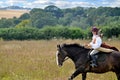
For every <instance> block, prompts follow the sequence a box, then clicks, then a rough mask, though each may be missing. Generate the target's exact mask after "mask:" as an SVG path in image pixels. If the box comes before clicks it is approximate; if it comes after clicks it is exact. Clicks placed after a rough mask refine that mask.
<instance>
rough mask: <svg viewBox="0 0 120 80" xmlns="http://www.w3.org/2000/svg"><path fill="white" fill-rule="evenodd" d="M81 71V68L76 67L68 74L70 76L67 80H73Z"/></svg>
mask: <svg viewBox="0 0 120 80" xmlns="http://www.w3.org/2000/svg"><path fill="white" fill-rule="evenodd" d="M82 72H83V68H78V69H76V71H75V72H74V73H73V74H72V75H71V76H70V78H69V79H68V80H73V79H74V78H75V77H76V76H77V75H79V74H80V73H82ZM84 76H85V74H84ZM83 80H85V79H83Z"/></svg>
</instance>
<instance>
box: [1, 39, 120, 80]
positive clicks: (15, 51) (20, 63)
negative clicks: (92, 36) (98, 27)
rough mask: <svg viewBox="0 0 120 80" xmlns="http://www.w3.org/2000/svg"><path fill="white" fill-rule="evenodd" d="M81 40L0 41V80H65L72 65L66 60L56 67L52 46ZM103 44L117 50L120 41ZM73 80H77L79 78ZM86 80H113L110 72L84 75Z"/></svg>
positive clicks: (54, 51) (81, 41) (54, 48)
mask: <svg viewBox="0 0 120 80" xmlns="http://www.w3.org/2000/svg"><path fill="white" fill-rule="evenodd" d="M86 42H88V41H83V40H50V41H45V40H38V41H0V80H67V79H68V77H69V76H70V75H71V74H72V72H73V71H74V64H73V62H72V61H71V60H67V61H66V62H65V63H64V65H63V66H62V67H61V68H59V67H58V66H57V65H56V59H55V53H56V50H57V48H56V45H57V44H61V43H86ZM107 43H109V44H111V45H113V46H116V47H117V48H119V49H120V45H119V43H120V41H108V42H107ZM74 80H81V75H79V76H78V77H77V78H75V79H74ZM87 80H117V79H116V76H115V74H113V73H112V72H109V73H105V74H93V73H88V76H87Z"/></svg>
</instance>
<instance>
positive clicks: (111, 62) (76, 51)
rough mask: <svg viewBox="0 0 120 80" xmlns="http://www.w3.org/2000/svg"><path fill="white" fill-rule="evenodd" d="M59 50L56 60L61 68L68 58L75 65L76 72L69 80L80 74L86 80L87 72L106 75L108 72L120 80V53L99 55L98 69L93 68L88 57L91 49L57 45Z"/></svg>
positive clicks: (102, 53)
mask: <svg viewBox="0 0 120 80" xmlns="http://www.w3.org/2000/svg"><path fill="white" fill-rule="evenodd" d="M57 48H58V51H57V53H56V60H57V64H58V65H59V66H62V65H63V62H64V61H65V60H66V57H68V58H70V59H71V60H72V61H73V62H74V64H75V69H76V71H75V72H74V73H73V74H72V75H71V76H70V77H69V78H68V80H73V79H74V78H75V77H76V76H77V75H79V74H82V80H86V74H87V72H93V73H105V72H108V71H112V72H114V73H115V74H116V76H117V80H120V52H119V51H113V52H110V53H105V52H99V53H98V54H97V55H98V59H97V61H98V67H95V68H92V67H91V66H90V59H89V57H88V53H89V52H90V49H87V48H85V47H84V46H81V45H78V44H62V45H57Z"/></svg>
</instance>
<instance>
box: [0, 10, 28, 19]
mask: <svg viewBox="0 0 120 80" xmlns="http://www.w3.org/2000/svg"><path fill="white" fill-rule="evenodd" d="M28 12H29V11H27V10H0V19H1V18H13V17H14V16H15V17H20V16H21V15H22V14H24V13H28Z"/></svg>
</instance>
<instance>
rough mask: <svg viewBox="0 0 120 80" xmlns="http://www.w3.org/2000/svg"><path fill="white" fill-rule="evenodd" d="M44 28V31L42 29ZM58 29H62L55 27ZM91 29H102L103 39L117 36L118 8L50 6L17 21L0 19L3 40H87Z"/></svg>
mask: <svg viewBox="0 0 120 80" xmlns="http://www.w3.org/2000/svg"><path fill="white" fill-rule="evenodd" d="M46 26H47V27H46ZM59 26H62V27H59ZM91 26H97V27H98V28H100V29H102V31H103V34H104V36H105V37H106V38H111V37H113V36H114V37H117V38H119V35H120V32H119V31H120V8H118V7H115V8H111V7H98V8H93V7H90V8H84V7H76V8H67V9H60V8H58V7H56V6H54V5H50V6H47V7H45V8H44V9H40V8H34V9H32V10H31V11H30V12H29V13H24V14H23V15H21V16H20V17H19V18H16V17H13V18H10V19H6V18H2V19H0V37H1V38H3V39H7V40H12V39H17V40H25V39H51V38H72V39H78V38H79V39H84V38H89V37H90V36H91V34H90V28H91Z"/></svg>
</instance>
